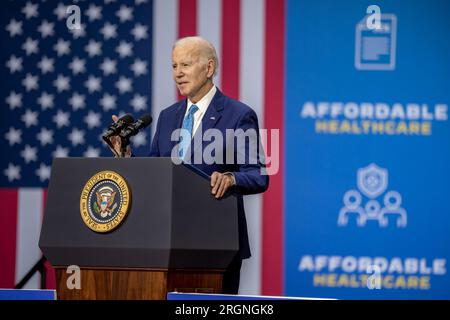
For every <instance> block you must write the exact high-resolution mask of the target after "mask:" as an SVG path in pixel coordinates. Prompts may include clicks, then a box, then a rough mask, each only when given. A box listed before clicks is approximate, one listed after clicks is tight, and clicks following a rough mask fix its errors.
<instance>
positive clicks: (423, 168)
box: [285, 0, 450, 299]
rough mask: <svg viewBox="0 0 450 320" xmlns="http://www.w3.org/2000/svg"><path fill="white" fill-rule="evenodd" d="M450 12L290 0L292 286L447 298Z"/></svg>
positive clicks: (395, 4)
mask: <svg viewBox="0 0 450 320" xmlns="http://www.w3.org/2000/svg"><path fill="white" fill-rule="evenodd" d="M372 4H377V5H378V6H379V8H380V10H381V24H380V26H379V28H377V29H373V26H374V25H373V23H372V22H373V21H374V20H372V18H373V17H371V18H370V19H368V20H366V19H365V17H366V15H367V13H366V10H367V7H368V6H369V5H372ZM449 15H450V2H449V1H439V0H436V1H383V2H379V3H373V2H370V1H359V0H358V1H334V0H321V1H316V0H314V1H312V0H311V1H297V0H290V1H288V8H287V19H288V20H287V62H286V66H287V68H286V77H287V81H286V112H285V114H286V119H285V123H286V172H288V173H289V174H287V175H286V186H285V190H286V199H285V206H286V208H285V259H286V260H285V290H286V292H285V294H286V295H289V296H316V297H329V298H350V299H375V298H377V299H378V298H388V299H390V298H400V299H402V298H405V299H406V298H408V299H411V298H413V299H414V298H419V299H428V298H434V299H436V298H437V299H439V298H446V299H448V298H450V277H449V274H448V270H447V269H448V261H449V259H450V203H449V202H450V188H449V186H448V181H449V180H450V179H449V178H450V170H449V163H450V151H449V147H450V127H449V121H448V105H449V104H450V59H449V57H450V41H449V39H450V19H449V18H448V17H449Z"/></svg>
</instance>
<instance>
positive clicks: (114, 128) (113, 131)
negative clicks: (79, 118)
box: [102, 113, 134, 141]
mask: <svg viewBox="0 0 450 320" xmlns="http://www.w3.org/2000/svg"><path fill="white" fill-rule="evenodd" d="M133 122H134V118H133V116H132V115H131V114H129V113H127V114H125V115H124V116H122V117H121V118H119V120H117V122H114V123H112V124H111V125H110V126H109V127H108V129H107V130H106V132H105V133H104V134H103V136H102V137H103V140H105V141H106V140H107V139H108V138H110V137H112V136H115V135H118V134H119V133H120V131H121V130H122V129H123V128H124V127H126V126H127V125H130V124H132V123H133Z"/></svg>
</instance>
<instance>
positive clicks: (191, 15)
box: [178, 0, 197, 38]
mask: <svg viewBox="0 0 450 320" xmlns="http://www.w3.org/2000/svg"><path fill="white" fill-rule="evenodd" d="M195 35H197V0H179V3H178V37H179V38H183V37H188V36H195Z"/></svg>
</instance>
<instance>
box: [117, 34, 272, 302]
mask: <svg viewBox="0 0 450 320" xmlns="http://www.w3.org/2000/svg"><path fill="white" fill-rule="evenodd" d="M217 68H218V59H217V54H216V51H215V49H214V46H213V45H212V44H211V43H210V42H209V41H207V40H205V39H203V38H201V37H187V38H182V39H180V40H178V41H177V42H176V43H175V44H174V46H173V50H172V74H173V79H174V80H175V83H176V85H177V88H178V90H179V91H180V94H181V95H183V96H186V97H187V99H184V100H182V101H179V102H177V103H175V104H173V105H172V106H170V107H168V108H166V109H164V110H163V111H161V113H160V115H159V118H158V123H157V126H156V131H155V135H154V137H153V142H152V148H151V152H150V156H152V157H173V158H174V157H178V158H180V159H183V161H185V162H189V163H192V164H193V165H194V166H195V167H196V168H197V169H199V170H201V171H203V172H204V173H206V174H208V175H210V176H211V193H212V194H213V195H214V196H215V197H216V198H217V199H219V198H221V197H223V196H224V195H225V194H226V193H227V192H234V193H235V194H236V195H237V199H238V212H239V213H238V214H239V217H238V219H239V225H238V227H239V251H240V252H239V253H240V254H239V255H238V256H237V257H236V258H235V259H234V261H233V263H232V264H231V265H230V266H229V268H228V269H227V271H226V273H225V275H224V280H223V283H224V284H223V292H224V293H231V294H237V293H238V289H239V277H240V268H241V264H242V259H246V258H249V257H250V247H249V241H248V234H247V223H246V219H245V212H244V202H243V198H242V196H243V195H247V194H254V193H260V192H264V191H265V190H267V188H268V185H269V178H268V175H267V174H265V170H264V165H263V163H262V162H263V161H262V159H261V158H260V157H259V151H260V149H259V147H260V144H259V133H258V130H259V127H258V118H257V116H256V113H255V112H254V111H253V110H252V109H251V108H250V107H249V106H247V105H245V104H243V103H241V102H239V101H236V100H233V99H231V98H229V97H227V96H225V95H224V94H222V92H220V90H219V89H218V88H217V87H216V86H215V85H214V83H213V77H214V75H215V73H216V71H217ZM113 120H114V121H117V117H116V116H113ZM179 129H182V131H181V133H182V134H181V137H182V139H181V141H179V139H173V137H174V135H173V133H174V132H176V131H177V130H178V131H180V130H179ZM211 129H213V130H214V131H215V133H216V134H217V133H220V134H221V135H222V137H223V141H225V140H226V143H223V144H222V146H221V147H219V148H215V150H214V154H213V157H214V159H215V160H216V161H215V162H211V161H205V158H204V154H203V153H204V151H205V148H206V147H207V146H208V145H209V144H210V143H211V142H209V141H204V139H202V137H203V134H204V133H205V132H208V130H211ZM227 129H228V130H230V129H233V130H235V132H241V137H242V133H245V132H250V133H254V139H252V138H251V137H249V139H250V141H249V143H248V144H247V143H244V145H243V146H242V145H241V146H236V140H237V139H239V135H236V136H234V137H233V138H232V141H228V140H227V139H226V137H227ZM239 129H241V130H239ZM250 135H251V134H250ZM175 137H177V138H180V135H175ZM192 138H193V139H192ZM197 138H199V139H197ZM244 140H245V139H244ZM196 141H200V142H199V144H198V143H197V144H196ZM112 142H113V144H114V147H115V148H114V149H116V151H119V150H120V140H119V139H115V138H113V139H112ZM208 142H209V143H208ZM216 142H217V141H216ZM230 143H231V144H233V145H231V144H230ZM230 148H231V149H230ZM230 150H232V154H231V156H230ZM227 152H228V154H227ZM117 153H118V154H120V152H117ZM130 155H131V150H130V149H128V151H127V156H130ZM197 155H200V157H197ZM198 159H200V161H198ZM191 160H194V161H191Z"/></svg>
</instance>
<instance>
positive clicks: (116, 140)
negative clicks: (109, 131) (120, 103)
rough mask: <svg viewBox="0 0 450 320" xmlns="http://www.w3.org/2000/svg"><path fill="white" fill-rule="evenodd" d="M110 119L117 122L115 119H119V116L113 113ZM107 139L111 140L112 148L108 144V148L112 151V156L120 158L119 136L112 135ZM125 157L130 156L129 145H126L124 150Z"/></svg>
mask: <svg viewBox="0 0 450 320" xmlns="http://www.w3.org/2000/svg"><path fill="white" fill-rule="evenodd" d="M112 120H113V121H114V122H117V120H119V117H118V116H116V115H115V114H114V115H113V116H112ZM109 141H111V144H112V145H113V147H114V149H113V148H111V147H110V146H109V149H111V151H112V153H114V156H115V157H116V158H120V157H121V146H122V141H121V140H120V137H118V136H112V137H111V138H109ZM125 157H126V158H129V157H131V148H130V146H127V150H126V152H125Z"/></svg>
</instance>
